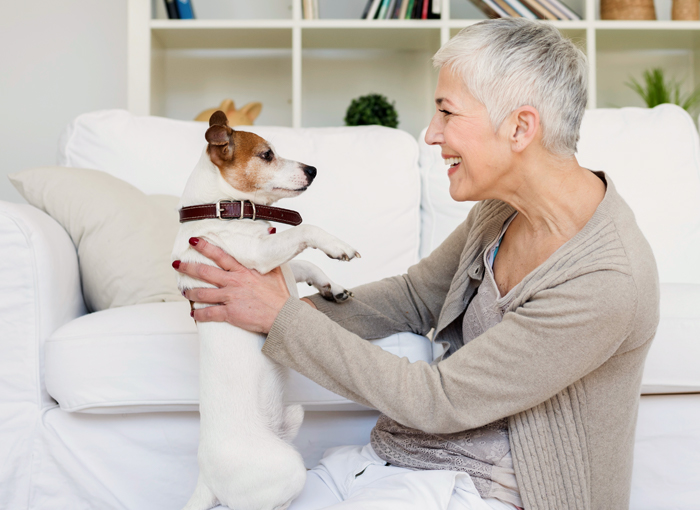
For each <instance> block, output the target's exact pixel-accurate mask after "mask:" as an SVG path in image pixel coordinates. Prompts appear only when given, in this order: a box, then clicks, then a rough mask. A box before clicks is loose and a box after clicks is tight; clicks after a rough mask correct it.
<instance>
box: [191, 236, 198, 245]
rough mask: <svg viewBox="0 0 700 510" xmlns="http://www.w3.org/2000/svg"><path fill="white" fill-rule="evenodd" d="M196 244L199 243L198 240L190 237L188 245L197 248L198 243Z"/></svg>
mask: <svg viewBox="0 0 700 510" xmlns="http://www.w3.org/2000/svg"><path fill="white" fill-rule="evenodd" d="M198 242H199V238H198V237H190V244H191V245H192V246H197V243H198Z"/></svg>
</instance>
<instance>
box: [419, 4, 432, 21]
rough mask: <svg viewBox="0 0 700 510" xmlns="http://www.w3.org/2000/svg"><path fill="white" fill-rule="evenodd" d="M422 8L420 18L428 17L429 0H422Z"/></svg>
mask: <svg viewBox="0 0 700 510" xmlns="http://www.w3.org/2000/svg"><path fill="white" fill-rule="evenodd" d="M422 7H423V10H422V11H421V13H420V19H428V7H430V0H423V5H422Z"/></svg>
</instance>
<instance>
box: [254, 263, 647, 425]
mask: <svg viewBox="0 0 700 510" xmlns="http://www.w3.org/2000/svg"><path fill="white" fill-rule="evenodd" d="M635 313H636V287H635V285H634V282H633V281H632V278H631V276H629V275H626V274H623V273H620V272H616V271H596V272H592V273H588V274H585V275H583V276H579V277H577V278H574V279H572V280H569V281H567V282H565V283H563V284H561V285H559V286H557V287H554V288H551V289H546V290H543V291H540V292H539V293H537V294H536V295H535V296H534V297H533V299H531V300H530V301H528V302H527V303H525V304H524V305H523V306H521V307H519V308H518V309H517V310H516V311H514V312H509V313H507V314H506V315H505V316H504V317H503V320H502V322H501V323H500V324H498V325H496V326H494V327H493V328H491V329H489V330H488V331H486V332H485V333H484V334H483V335H481V336H479V337H478V338H476V339H474V340H473V341H471V342H469V343H468V344H467V345H465V346H464V347H462V348H461V349H459V350H457V352H455V354H453V355H452V356H450V357H449V358H448V359H446V360H443V361H441V362H440V363H438V364H436V365H429V364H427V363H425V362H417V363H409V362H408V360H407V359H406V358H399V357H398V356H395V355H393V354H391V353H388V352H386V351H383V350H382V349H381V348H379V347H377V346H374V345H372V344H371V343H369V342H365V341H363V340H362V339H361V338H360V337H358V336H357V335H354V334H352V333H350V332H348V331H347V330H345V329H343V328H342V327H341V326H339V325H338V324H336V323H334V322H333V321H331V320H330V319H329V318H328V317H326V316H324V315H323V314H321V313H319V312H318V311H316V310H313V309H312V308H311V307H309V306H306V305H305V304H303V303H301V302H299V301H298V300H294V299H290V300H288V301H287V303H286V304H285V306H284V308H283V309H282V311H281V312H280V314H279V315H278V316H277V319H276V320H275V322H274V324H273V326H272V328H271V330H270V333H269V335H268V338H267V341H266V342H265V344H264V346H263V353H265V354H266V355H267V356H269V357H270V358H272V359H274V360H275V361H277V362H279V363H281V364H283V365H286V366H288V367H290V368H293V369H295V370H297V371H298V372H300V373H302V374H303V375H305V376H307V377H309V378H310V379H312V380H314V381H315V382H317V383H319V384H321V385H322V386H324V387H326V388H328V389H330V390H331V391H334V392H335V393H338V394H340V395H343V396H345V397H347V398H349V399H352V400H354V401H356V402H359V403H361V404H364V405H367V406H370V407H374V408H376V409H378V410H380V411H381V412H383V413H384V414H386V415H387V416H389V417H390V418H393V419H394V420H396V421H398V422H399V423H402V424H403V425H406V426H408V427H413V428H416V429H420V430H423V431H426V432H434V433H451V432H457V431H461V430H468V429H473V428H477V427H480V426H483V425H486V424H488V423H491V422H493V421H495V420H498V419H500V418H503V417H506V416H510V415H513V414H516V413H518V412H521V411H523V410H526V409H529V408H531V407H533V406H535V405H537V404H539V403H541V402H544V401H546V400H547V399H549V398H551V397H552V396H554V395H556V394H557V393H558V392H560V391H561V390H563V389H564V388H566V387H568V386H569V385H571V384H572V383H573V382H575V381H577V380H579V379H581V378H582V377H583V376H585V375H586V374H588V373H590V372H591V371H593V370H594V369H596V368H597V367H598V366H600V365H601V364H602V363H604V362H605V361H606V360H607V359H608V358H609V357H610V356H612V355H613V354H614V353H615V352H616V350H617V349H618V348H619V346H620V345H621V343H622V342H623V341H624V340H625V338H627V336H628V335H629V333H630V331H631V328H632V324H633V318H634V316H635ZM652 334H653V332H652Z"/></svg>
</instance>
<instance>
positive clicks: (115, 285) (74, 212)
mask: <svg viewBox="0 0 700 510" xmlns="http://www.w3.org/2000/svg"><path fill="white" fill-rule="evenodd" d="M10 181H12V184H14V185H15V187H16V188H17V189H18V190H19V192H20V193H21V194H22V196H23V197H24V198H25V199H26V200H27V202H29V203H30V204H31V205H33V206H34V207H37V208H39V209H41V210H42V211H44V212H46V213H47V214H49V215H50V216H51V217H52V218H53V219H55V220H56V221H58V223H60V224H61V226H62V227H63V228H65V229H66V231H67V232H68V234H69V235H70V237H71V239H72V241H73V244H74V245H75V247H76V249H77V252H78V258H79V261H80V279H81V282H82V289H83V298H84V299H85V304H86V305H87V308H88V310H89V311H98V310H104V309H107V308H113V307H118V306H126V305H132V304H138V303H152V302H159V301H182V300H183V299H184V298H183V297H182V295H181V294H180V292H179V291H178V289H177V280H176V275H175V272H174V271H173V269H172V267H170V253H171V252H172V245H173V241H174V239H175V235H176V234H177V230H178V228H179V223H178V215H177V203H178V201H179V199H178V198H177V197H174V196H169V195H150V196H149V195H146V194H144V193H143V192H142V191H140V190H138V189H137V188H135V187H134V186H132V185H131V184H128V183H126V182H124V181H122V180H121V179H117V178H115V177H113V176H111V175H109V174H107V173H105V172H100V171H97V170H86V169H83V168H66V167H43V168H31V169H28V170H23V171H21V172H19V173H16V174H13V175H11V176H10Z"/></svg>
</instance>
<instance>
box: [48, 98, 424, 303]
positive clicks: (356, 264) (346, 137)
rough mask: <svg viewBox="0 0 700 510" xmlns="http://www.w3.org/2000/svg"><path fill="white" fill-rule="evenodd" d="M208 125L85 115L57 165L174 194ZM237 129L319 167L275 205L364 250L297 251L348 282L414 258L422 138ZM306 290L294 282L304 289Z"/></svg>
mask: <svg viewBox="0 0 700 510" xmlns="http://www.w3.org/2000/svg"><path fill="white" fill-rule="evenodd" d="M207 127H208V124H207V123H204V122H186V121H177V120H171V119H164V118H161V117H150V116H142V117H140V116H135V115H132V114H130V113H129V112H126V111H124V110H107V111H99V112H93V113H87V114H84V115H80V116H78V117H77V118H76V119H75V120H74V121H73V122H72V123H71V124H70V125H69V126H68V127H67V128H66V130H65V131H64V133H63V135H62V137H61V142H60V144H59V156H58V159H59V164H61V165H65V166H71V167H84V168H96V169H98V170H102V171H104V172H107V173H109V174H110V175H112V176H114V177H117V178H119V179H122V180H124V181H126V182H128V183H130V184H132V185H134V186H136V187H137V188H138V189H140V190H141V191H143V192H144V193H148V194H151V193H162V194H169V195H176V196H180V195H181V193H182V190H183V188H184V185H185V182H186V181H187V178H188V177H189V175H190V173H191V172H192V169H193V168H194V166H195V164H196V163H197V161H198V159H199V157H200V155H201V153H202V149H203V148H204V146H205V144H206V141H205V139H204V133H205V131H206V129H207ZM236 129H245V130H247V131H252V132H254V133H257V134H258V135H260V136H262V137H263V138H265V139H267V140H269V141H271V142H272V144H273V145H274V146H275V148H276V149H277V152H279V154H281V155H282V156H283V157H285V158H288V159H292V160H297V161H302V162H304V163H306V164H309V165H312V166H315V167H316V168H317V169H318V174H317V177H316V179H315V180H314V183H313V185H312V186H311V187H310V188H309V190H308V191H306V192H305V193H303V194H302V195H301V196H299V197H296V198H293V199H291V200H288V199H285V200H282V201H280V202H279V203H278V205H279V206H280V207H287V208H290V209H294V210H297V211H299V212H300V213H301V215H302V217H303V218H304V222H305V223H309V224H312V225H317V226H319V227H321V228H323V229H324V230H326V231H328V232H329V233H331V234H333V235H336V236H338V237H340V238H341V239H343V240H344V241H346V242H348V243H349V244H351V245H352V246H353V247H354V248H355V249H357V250H358V251H359V252H360V254H361V255H362V258H361V259H356V260H353V261H352V262H350V263H339V262H338V261H335V260H331V259H329V258H328V257H326V256H325V255H324V254H323V253H321V252H319V251H318V250H306V251H305V252H304V253H302V254H301V255H300V257H299V258H301V259H304V260H309V261H312V262H314V263H315V264H317V265H318V266H320V267H321V268H322V269H323V270H324V271H326V272H327V274H328V275H329V276H330V277H331V278H332V279H334V280H335V281H337V282H338V283H339V284H342V285H344V286H347V287H353V286H356V285H359V284H362V283H366V282H370V281H374V280H378V279H380V278H384V277H387V276H393V275H396V274H400V273H403V272H405V271H406V269H407V268H408V267H409V266H410V265H411V264H414V263H415V262H417V261H418V248H419V241H420V239H419V231H420V224H419V222H420V219H419V214H420V176H419V173H418V145H417V144H416V141H415V139H414V138H413V137H412V136H410V135H409V134H408V133H406V132H404V131H401V130H398V129H390V128H385V127H381V126H358V127H345V128H315V129H292V128H284V127H264V126H263V127H261V126H241V127H237V128H236ZM387 147H391V149H392V150H387ZM275 226H276V227H277V229H278V231H281V230H284V229H286V228H290V227H288V226H285V225H280V224H276V225H275ZM171 248H172V241H171V242H170V245H169V246H168V250H170V249H171ZM167 263H168V264H169V259H168V260H167ZM311 292H312V291H311V289H309V288H307V287H306V286H302V288H300V293H301V294H302V295H308V294H310V293H311Z"/></svg>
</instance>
